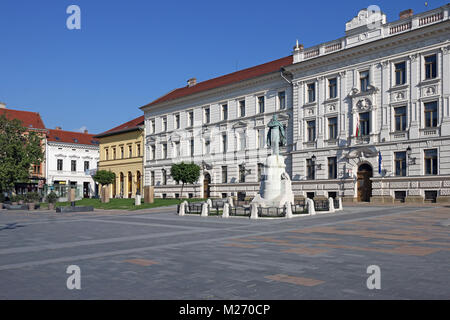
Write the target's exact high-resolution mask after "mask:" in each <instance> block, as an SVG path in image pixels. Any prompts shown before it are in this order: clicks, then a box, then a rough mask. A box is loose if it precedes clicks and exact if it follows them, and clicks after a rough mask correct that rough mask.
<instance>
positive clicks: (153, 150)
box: [150, 146, 156, 160]
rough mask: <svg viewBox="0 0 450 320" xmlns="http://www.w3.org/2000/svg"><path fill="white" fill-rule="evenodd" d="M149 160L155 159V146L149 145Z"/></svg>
mask: <svg viewBox="0 0 450 320" xmlns="http://www.w3.org/2000/svg"><path fill="white" fill-rule="evenodd" d="M150 148H151V160H155V159H156V147H155V146H151V147H150Z"/></svg>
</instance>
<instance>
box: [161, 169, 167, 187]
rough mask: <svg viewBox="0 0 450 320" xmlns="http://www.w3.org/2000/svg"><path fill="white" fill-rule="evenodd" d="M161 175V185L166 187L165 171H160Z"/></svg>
mask: <svg viewBox="0 0 450 320" xmlns="http://www.w3.org/2000/svg"><path fill="white" fill-rule="evenodd" d="M161 174H162V184H163V185H166V184H167V171H166V170H164V169H162V170H161Z"/></svg>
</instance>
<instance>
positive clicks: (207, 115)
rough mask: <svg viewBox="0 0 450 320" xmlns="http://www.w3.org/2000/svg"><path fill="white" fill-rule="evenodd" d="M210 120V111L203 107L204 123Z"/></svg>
mask: <svg viewBox="0 0 450 320" xmlns="http://www.w3.org/2000/svg"><path fill="white" fill-rule="evenodd" d="M210 122H211V112H210V110H209V108H205V123H210Z"/></svg>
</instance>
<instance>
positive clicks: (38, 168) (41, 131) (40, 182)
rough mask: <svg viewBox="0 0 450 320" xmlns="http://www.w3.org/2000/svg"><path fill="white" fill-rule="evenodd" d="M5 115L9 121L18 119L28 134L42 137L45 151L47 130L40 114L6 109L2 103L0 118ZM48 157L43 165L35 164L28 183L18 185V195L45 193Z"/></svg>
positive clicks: (16, 188) (16, 186)
mask: <svg viewBox="0 0 450 320" xmlns="http://www.w3.org/2000/svg"><path fill="white" fill-rule="evenodd" d="M1 115H4V116H5V117H6V118H7V119H8V120H12V119H17V120H19V121H20V122H21V123H22V125H23V126H24V127H25V128H26V129H27V132H31V131H33V132H35V133H37V134H38V135H39V136H40V137H41V145H42V149H43V150H45V145H46V135H47V129H46V128H45V125H44V122H43V121H42V118H41V116H40V114H39V113H37V112H30V111H22V110H15V109H9V108H6V104H4V103H0V116H1ZM45 171H46V157H45V156H44V159H43V161H42V162H41V163H38V164H35V165H33V166H32V168H31V170H30V178H29V181H28V182H24V183H16V185H15V191H16V193H17V194H26V193H28V192H39V191H43V189H44V185H45V183H46V176H45Z"/></svg>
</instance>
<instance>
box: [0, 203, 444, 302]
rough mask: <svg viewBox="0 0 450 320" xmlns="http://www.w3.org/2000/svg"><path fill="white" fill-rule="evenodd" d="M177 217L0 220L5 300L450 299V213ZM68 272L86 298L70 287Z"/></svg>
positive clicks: (403, 210)
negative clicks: (374, 285)
mask: <svg viewBox="0 0 450 320" xmlns="http://www.w3.org/2000/svg"><path fill="white" fill-rule="evenodd" d="M175 210H176V209H175V208H174V207H167V208H158V209H149V210H144V211H142V212H120V211H95V212H94V213H82V214H74V213H71V214H55V213H51V212H45V211H36V212H31V213H28V212H8V211H5V210H0V288H1V290H0V299H227V300H228V299H449V298H450V276H449V271H450V241H449V240H450V232H449V231H450V227H449V223H448V221H449V219H450V207H445V206H443V207H439V206H436V207H425V206H420V207H412V206H397V207H395V206H371V205H364V206H349V207H347V208H346V209H345V210H344V211H343V212H339V213H334V214H327V215H317V216H314V217H305V218H297V219H292V220H285V219H283V220H264V221H263V220H257V221H253V220H249V219H244V218H241V219H239V218H235V219H222V218H217V217H208V218H202V217H194V216H186V217H178V216H176V214H175ZM70 265H77V266H79V267H80V269H81V290H68V289H67V287H66V281H67V278H68V277H69V276H70V275H69V274H67V273H66V269H67V267H68V266H70ZM371 265H377V266H379V267H380V269H381V289H380V290H369V289H368V288H367V285H366V281H367V278H368V277H369V276H370V274H367V267H368V266H371Z"/></svg>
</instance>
